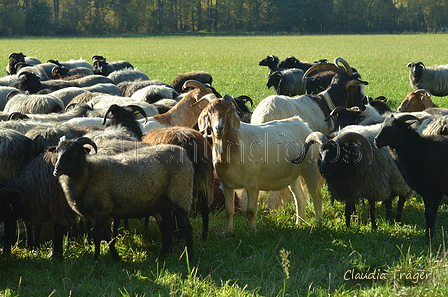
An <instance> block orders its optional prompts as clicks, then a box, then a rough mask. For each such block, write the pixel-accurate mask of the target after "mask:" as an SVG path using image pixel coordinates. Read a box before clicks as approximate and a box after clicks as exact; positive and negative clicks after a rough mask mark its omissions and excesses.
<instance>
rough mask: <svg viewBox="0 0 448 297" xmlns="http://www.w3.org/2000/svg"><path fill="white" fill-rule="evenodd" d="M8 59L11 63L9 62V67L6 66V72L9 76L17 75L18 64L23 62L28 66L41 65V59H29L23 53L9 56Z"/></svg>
mask: <svg viewBox="0 0 448 297" xmlns="http://www.w3.org/2000/svg"><path fill="white" fill-rule="evenodd" d="M8 59H9V61H8V65H7V66H6V72H7V73H8V74H9V75H11V74H16V73H17V69H16V65H17V63H20V62H23V63H27V64H28V65H36V64H40V63H41V62H40V61H39V59H37V58H34V57H27V56H25V55H24V54H23V53H22V52H20V53H11V54H10V55H9V57H8Z"/></svg>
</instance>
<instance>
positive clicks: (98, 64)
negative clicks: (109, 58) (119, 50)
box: [93, 56, 134, 76]
mask: <svg viewBox="0 0 448 297" xmlns="http://www.w3.org/2000/svg"><path fill="white" fill-rule="evenodd" d="M94 57H95V56H94ZM126 68H130V69H134V66H132V64H131V63H129V62H128V61H123V60H120V61H113V62H106V59H96V60H95V61H93V72H94V73H95V74H100V75H104V76H108V75H109V74H111V73H112V72H114V71H117V70H122V69H126Z"/></svg>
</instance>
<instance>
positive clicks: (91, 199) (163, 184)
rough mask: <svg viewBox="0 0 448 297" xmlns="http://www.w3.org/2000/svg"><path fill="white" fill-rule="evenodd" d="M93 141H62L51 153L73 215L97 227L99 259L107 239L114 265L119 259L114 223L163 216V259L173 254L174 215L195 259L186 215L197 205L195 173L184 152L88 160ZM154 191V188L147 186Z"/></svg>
mask: <svg viewBox="0 0 448 297" xmlns="http://www.w3.org/2000/svg"><path fill="white" fill-rule="evenodd" d="M86 145H90V146H91V147H93V149H94V150H96V149H97V146H96V144H95V143H94V142H93V141H92V140H91V139H89V138H79V139H77V140H65V139H64V138H62V139H61V140H60V142H59V144H58V146H57V147H56V148H55V149H54V150H53V151H54V152H55V153H56V154H57V159H56V161H55V162H54V172H53V174H54V175H55V176H56V177H58V178H59V182H60V183H61V186H62V189H63V191H64V194H65V196H66V199H67V201H68V203H69V205H70V206H71V207H72V209H73V210H74V211H75V212H77V213H78V214H80V215H81V216H85V217H87V218H91V219H93V220H94V221H95V226H94V243H95V256H94V259H95V260H98V258H99V256H100V242H101V240H102V239H105V240H106V241H108V242H109V248H110V251H111V254H112V257H113V259H114V260H115V261H117V260H119V259H120V257H119V255H118V253H117V251H116V249H115V239H112V238H111V236H110V231H109V226H110V223H111V221H112V220H113V219H124V218H139V217H146V216H150V215H156V214H160V215H161V217H162V219H161V220H160V221H159V226H160V231H161V234H162V248H161V250H160V257H165V256H166V255H167V253H168V252H169V251H170V249H171V245H172V236H173V232H174V228H175V226H174V225H173V221H172V218H171V216H172V213H174V216H175V218H176V219H177V222H178V224H179V226H180V230H181V232H182V233H183V236H184V238H185V241H186V246H187V251H188V255H189V256H190V257H193V234H192V233H193V230H192V226H191V224H190V221H189V218H188V214H189V211H190V208H191V203H192V200H193V174H194V172H193V167H192V165H191V162H190V160H189V158H188V156H187V154H186V152H185V150H183V149H182V148H180V147H179V146H173V145H159V146H153V147H147V148H146V149H145V150H144V152H141V151H139V154H138V156H136V153H137V152H134V151H131V152H129V153H123V154H120V155H113V156H104V155H92V154H89V151H90V149H89V148H87V147H85V146H86ZM149 185H151V186H149Z"/></svg>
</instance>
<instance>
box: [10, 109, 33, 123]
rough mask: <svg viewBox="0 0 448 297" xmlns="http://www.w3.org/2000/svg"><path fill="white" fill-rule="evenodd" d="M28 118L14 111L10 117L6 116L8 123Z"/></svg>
mask: <svg viewBox="0 0 448 297" xmlns="http://www.w3.org/2000/svg"><path fill="white" fill-rule="evenodd" d="M29 118H30V117H29V116H27V115H26V114H24V113H21V112H18V111H14V112H12V113H11V114H10V115H8V121H12V120H27V119H29Z"/></svg>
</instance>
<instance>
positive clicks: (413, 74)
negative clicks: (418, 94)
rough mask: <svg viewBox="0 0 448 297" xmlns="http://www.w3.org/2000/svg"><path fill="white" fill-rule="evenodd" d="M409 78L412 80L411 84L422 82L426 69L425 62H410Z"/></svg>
mask: <svg viewBox="0 0 448 297" xmlns="http://www.w3.org/2000/svg"><path fill="white" fill-rule="evenodd" d="M408 67H409V68H410V69H409V80H410V82H411V86H412V87H414V86H415V85H416V84H418V83H419V82H420V79H421V78H422V74H423V71H424V70H425V69H426V67H425V64H423V62H417V63H413V62H409V63H408Z"/></svg>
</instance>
